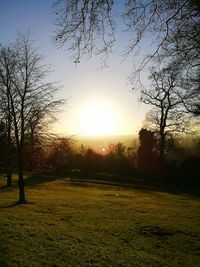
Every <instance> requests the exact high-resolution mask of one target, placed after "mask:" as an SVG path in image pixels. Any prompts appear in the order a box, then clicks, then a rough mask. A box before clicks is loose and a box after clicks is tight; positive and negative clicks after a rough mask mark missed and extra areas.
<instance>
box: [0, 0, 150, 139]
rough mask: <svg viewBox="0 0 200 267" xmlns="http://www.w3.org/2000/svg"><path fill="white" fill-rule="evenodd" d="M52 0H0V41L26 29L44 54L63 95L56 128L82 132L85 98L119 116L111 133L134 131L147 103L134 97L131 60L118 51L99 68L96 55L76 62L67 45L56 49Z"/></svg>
mask: <svg viewBox="0 0 200 267" xmlns="http://www.w3.org/2000/svg"><path fill="white" fill-rule="evenodd" d="M52 4H53V0H0V42H1V43H3V44H4V43H6V42H8V41H13V40H15V37H16V32H17V30H19V31H22V32H26V31H28V30H29V31H31V33H32V35H33V39H36V40H37V43H36V44H37V46H41V51H42V52H43V54H44V55H45V63H47V64H50V65H51V67H52V69H53V70H54V72H53V73H52V74H51V77H49V79H50V80H51V81H58V82H59V83H60V84H61V85H62V86H63V87H62V90H61V92H60V97H62V98H66V99H68V101H67V105H66V106H65V107H64V108H63V111H62V112H61V114H60V115H59V121H58V122H57V124H56V126H55V129H56V130H57V131H61V132H63V133H68V134H84V133H83V132H82V129H81V128H80V121H81V118H82V117H81V116H82V114H84V112H85V109H86V107H87V105H89V103H91V102H92V101H93V102H101V103H103V104H105V103H106V104H107V105H109V106H110V107H111V113H113V119H115V120H117V121H118V127H116V129H115V132H114V133H113V134H136V133H137V132H138V130H139V129H140V127H141V123H142V121H143V119H144V116H145V112H146V111H147V107H145V106H143V105H140V104H139V103H138V102H137V99H138V95H137V94H135V93H133V92H132V90H131V86H130V85H129V83H128V80H127V78H128V75H129V74H130V72H131V68H132V66H133V61H134V60H135V61H137V60H138V58H135V59H134V58H131V59H127V60H126V61H125V62H124V63H122V58H121V56H120V55H119V53H116V54H113V55H111V56H110V58H109V60H108V62H109V68H108V69H104V70H103V71H100V70H99V69H98V67H99V66H100V62H99V60H98V58H96V57H94V58H92V59H83V60H81V63H80V64H78V65H77V66H76V65H75V64H74V62H73V59H72V57H71V55H70V53H69V52H67V51H66V48H64V47H63V48H60V49H58V48H57V47H56V45H55V44H54V43H53V41H52V37H53V34H54V31H55V25H54V21H55V17H54V15H53V12H52ZM125 38H126V35H125V34H122V33H120V34H118V44H117V46H116V47H118V48H119V47H120V48H121V47H122V44H124V43H126V39H125Z"/></svg>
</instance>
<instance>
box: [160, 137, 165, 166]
mask: <svg viewBox="0 0 200 267" xmlns="http://www.w3.org/2000/svg"><path fill="white" fill-rule="evenodd" d="M160 164H161V167H164V164H165V135H164V134H160Z"/></svg>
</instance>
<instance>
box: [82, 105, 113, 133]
mask: <svg viewBox="0 0 200 267" xmlns="http://www.w3.org/2000/svg"><path fill="white" fill-rule="evenodd" d="M80 130H81V132H82V133H83V134H84V135H90V136H98V135H109V134H115V132H116V131H117V120H116V115H115V112H114V110H113V109H112V107H111V106H110V105H108V104H106V103H104V102H99V101H93V102H89V103H87V104H86V105H85V107H84V108H83V109H82V111H81V120H80Z"/></svg>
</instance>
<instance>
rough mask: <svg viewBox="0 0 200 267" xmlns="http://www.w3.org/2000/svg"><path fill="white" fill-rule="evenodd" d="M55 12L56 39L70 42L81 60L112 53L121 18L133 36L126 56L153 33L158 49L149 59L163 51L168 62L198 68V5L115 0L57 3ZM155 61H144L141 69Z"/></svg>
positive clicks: (178, 0) (182, 0)
mask: <svg viewBox="0 0 200 267" xmlns="http://www.w3.org/2000/svg"><path fill="white" fill-rule="evenodd" d="M54 11H55V14H56V17H57V23H56V25H57V33H56V40H57V42H58V43H60V44H65V43H66V42H68V44H67V45H69V46H68V47H69V49H71V50H73V51H74V50H75V51H76V55H77V59H78V60H79V58H80V56H81V55H82V53H83V54H84V53H88V52H89V54H91V53H93V52H94V53H98V54H99V53H105V52H106V53H107V52H108V50H109V49H108V48H110V47H111V46H112V44H113V43H114V41H115V37H114V33H115V24H117V21H119V16H122V17H123V20H124V24H125V28H126V30H127V31H128V32H130V33H131V39H130V40H128V41H127V49H126V54H128V55H130V54H131V52H132V51H134V49H135V48H136V47H138V45H139V44H140V42H141V41H142V40H143V38H145V37H146V36H149V34H151V39H152V43H154V44H156V45H155V50H154V52H153V54H152V55H151V56H150V58H152V57H154V56H155V55H157V54H158V53H159V54H160V52H162V53H161V54H162V55H163V53H164V55H165V56H167V57H169V56H170V57H171V56H173V57H174V56H176V57H177V56H179V59H180V62H183V61H185V62H187V64H188V63H189V64H192V65H193V66H196V65H199V49H200V30H199V29H200V4H199V1H196V0H168V1H158V0H148V1H144V0H125V1H123V2H122V3H120V4H119V2H118V1H114V0H103V1H102V0H77V1H75V0H65V1H62V0H57V1H55V5H54ZM119 24H120V23H119ZM99 42H101V43H99ZM99 46H100V47H101V48H99ZM150 58H149V57H147V58H145V60H144V61H143V62H142V65H141V66H140V67H141V68H143V67H144V65H145V64H146V63H147V62H148V61H149V59H150Z"/></svg>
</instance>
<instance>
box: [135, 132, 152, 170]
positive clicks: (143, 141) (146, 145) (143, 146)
mask: <svg viewBox="0 0 200 267" xmlns="http://www.w3.org/2000/svg"><path fill="white" fill-rule="evenodd" d="M139 139H140V146H139V148H138V159H139V168H140V169H141V170H142V171H144V172H149V171H153V170H154V169H155V167H156V139H155V136H154V133H153V132H151V131H149V130H147V129H144V128H142V129H141V130H140V132H139Z"/></svg>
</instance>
